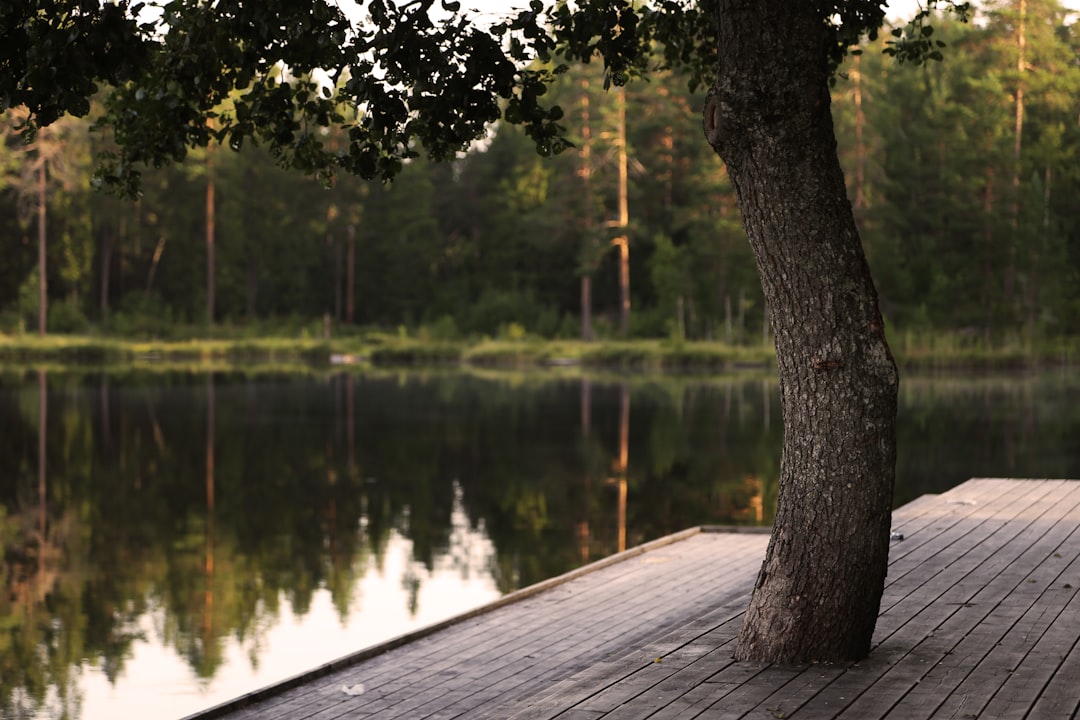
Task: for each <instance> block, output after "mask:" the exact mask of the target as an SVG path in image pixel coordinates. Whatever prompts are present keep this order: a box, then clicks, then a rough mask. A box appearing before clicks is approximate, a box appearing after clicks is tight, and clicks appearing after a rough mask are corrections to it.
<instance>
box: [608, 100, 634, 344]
mask: <svg viewBox="0 0 1080 720" xmlns="http://www.w3.org/2000/svg"><path fill="white" fill-rule="evenodd" d="M618 108H619V118H618V123H619V128H618V133H619V135H618V140H617V142H618V143H619V217H618V218H617V219H616V220H615V227H618V228H622V231H623V234H622V235H620V236H619V237H617V238H615V239H614V240H612V241H611V243H612V244H613V245H614V246H615V247H617V248H618V249H619V333H620V334H621V335H622V336H623V337H624V338H625V337H629V335H630V236H629V235H627V234H626V233H627V228H628V226H629V225H630V208H629V198H628V194H629V187H628V185H629V182H628V181H629V178H628V175H629V173H628V172H627V153H626V89H625V88H623V89H621V90H619V94H618Z"/></svg>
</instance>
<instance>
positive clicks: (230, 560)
mask: <svg viewBox="0 0 1080 720" xmlns="http://www.w3.org/2000/svg"><path fill="white" fill-rule="evenodd" d="M1078 400H1080V377H1073V376H1069V375H1063V374H1060V373H1057V374H1053V375H1041V376H1022V377H1004V378H1002V377H997V378H982V379H977V380H969V379H958V378H944V379H941V378H939V379H910V378H907V379H905V381H904V384H903V387H902V396H901V412H900V423H899V443H900V459H899V463H898V488H897V496H896V502H897V504H902V503H904V502H907V501H908V500H911V499H912V498H914V497H917V496H918V495H921V494H923V493H927V492H940V491H943V490H946V489H948V488H949V487H952V486H954V485H956V484H958V483H960V482H962V481H963V480H965V479H967V478H968V477H973V476H1014V477H1077V476H1080V444H1077V443H1076V438H1077V437H1078V431H1080V403H1078V402H1077V401H1078ZM0 428H2V433H0V543H2V545H3V551H4V555H3V564H2V566H0V568H2V570H3V584H4V592H3V593H2V594H0V718H3V720H14V719H15V718H20V719H21V718H34V719H39V718H84V719H85V720H99V719H100V720H104V719H109V720H127V719H135V718H139V719H141V718H144V717H147V711H148V710H149V709H151V708H153V710H154V712H153V715H154V716H155V717H163V718H170V717H172V718H179V717H182V716H184V715H187V714H189V713H192V712H195V711H197V710H200V709H203V708H206V707H209V706H211V705H214V704H217V703H219V702H222V701H225V700H228V699H230V698H232V697H234V696H236V695H239V694H242V693H244V692H247V691H249V690H252V689H254V688H257V687H260V686H263V685H266V684H268V683H271V682H274V681H276V680H279V679H281V678H284V677H288V676H290V675H294V674H296V673H298V672H301V671H303V670H305V669H309V668H311V667H313V666H315V665H317V664H320V663H323V662H326V661H328V660H331V659H333V658H336V657H339V656H341V655H343V654H346V653H349V652H352V651H355V650H357V649H359V648H361V647H364V646H366V645H370V644H373V643H377V642H379V641H381V640H385V639H387V638H390V637H393V636H396V635H399V634H401V633H403V632H408V631H409V630H411V629H414V628H416V627H419V626H422V625H426V624H430V623H432V622H435V621H437V620H439V619H442V618H444V617H447V616H450V615H454V614H456V613H458V612H461V611H462V610H465V609H467V608H471V607H475V606H477V605H479V604H482V603H484V602H487V601H490V600H493V599H495V598H497V597H499V596H500V595H501V594H504V593H507V592H510V591H512V590H515V589H517V588H520V587H523V586H525V585H529V584H531V583H535V582H538V581H540V580H543V579H545V578H548V577H552V576H554V575H557V574H560V573H563V572H566V571H568V570H571V569H573V568H575V567H578V566H580V565H582V564H583V563H586V562H589V561H591V560H596V559H599V558H601V557H604V556H606V555H609V554H611V553H613V552H617V551H618V550H619V549H620V548H624V547H628V546H633V545H636V544H639V543H641V542H644V541H647V540H650V539H652V538H656V537H659V536H662V535H665V534H667V533H670V532H674V531H677V530H680V529H683V528H685V527H688V526H691V525H696V524H702V523H747V524H768V523H769V522H770V521H771V516H772V512H773V506H774V503H775V496H776V476H777V471H778V466H779V451H780V442H781V427H780V410H779V400H778V397H777V390H776V385H775V383H774V382H773V381H772V380H769V379H766V378H762V377H754V376H739V377H735V378H731V379H727V380H710V381H695V380H678V381H676V380H670V379H667V380H664V379H659V378H653V379H650V378H641V377H635V378H627V379H625V380H621V379H618V378H616V379H614V380H611V379H607V380H601V379H593V380H585V379H580V378H575V379H554V378H547V379H543V378H540V379H535V378H529V379H521V378H520V377H517V376H515V377H514V378H509V377H498V376H496V377H495V378H484V377H479V376H474V375H466V374H333V375H323V376H318V375H305V376H287V375H241V374H216V375H213V376H208V375H194V374H181V373H175V374H170V373H160V372H155V373H150V372H144V373H139V372H129V373H107V374H85V373H83V374H74V373H60V372H50V373H48V374H47V375H46V374H44V373H38V372H25V373H11V372H9V373H6V374H4V373H0Z"/></svg>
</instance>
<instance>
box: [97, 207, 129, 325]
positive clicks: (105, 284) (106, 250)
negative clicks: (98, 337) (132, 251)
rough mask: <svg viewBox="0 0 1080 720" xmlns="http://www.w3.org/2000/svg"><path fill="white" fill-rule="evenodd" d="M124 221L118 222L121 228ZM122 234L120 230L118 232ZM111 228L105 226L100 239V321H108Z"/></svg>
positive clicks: (111, 244) (111, 245) (111, 248)
mask: <svg viewBox="0 0 1080 720" xmlns="http://www.w3.org/2000/svg"><path fill="white" fill-rule="evenodd" d="M123 225H124V221H123V220H121V221H120V227H121V228H123ZM120 232H122V230H121V231H120ZM112 250H113V228H112V226H111V225H110V226H106V228H105V229H104V230H103V232H102V237H101V298H100V300H101V302H100V306H101V319H102V320H103V321H104V320H108V319H109V272H110V270H111V269H112Z"/></svg>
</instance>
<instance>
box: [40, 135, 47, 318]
mask: <svg viewBox="0 0 1080 720" xmlns="http://www.w3.org/2000/svg"><path fill="white" fill-rule="evenodd" d="M39 152H40V151H39ZM39 162H40V163H41V166H40V167H39V168H38V207H37V211H38V335H44V334H45V330H46V327H45V326H46V318H48V317H49V293H48V288H49V274H48V272H47V271H46V267H45V255H46V252H45V237H46V232H45V214H46V205H45V203H46V200H47V199H48V193H47V192H46V186H47V172H46V169H45V158H43V157H42V158H40V159H39Z"/></svg>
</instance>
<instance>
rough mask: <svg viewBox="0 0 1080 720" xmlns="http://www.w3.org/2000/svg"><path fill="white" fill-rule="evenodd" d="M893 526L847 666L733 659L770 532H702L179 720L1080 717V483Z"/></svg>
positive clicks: (968, 504) (1011, 488)
mask: <svg viewBox="0 0 1080 720" xmlns="http://www.w3.org/2000/svg"><path fill="white" fill-rule="evenodd" d="M893 527H894V529H895V530H896V531H898V532H902V533H903V534H904V536H905V540H903V541H902V542H896V543H894V544H893V546H892V552H891V555H890V565H889V575H888V578H887V581H886V588H885V593H884V596H883V599H882V606H881V615H880V618H879V622H878V626H877V630H876V632H875V639H874V646H875V647H874V651H873V652H872V653H871V655H870V657H869V658H867V659H866V660H864V661H863V662H860V663H856V664H854V665H850V666H844V665H819V664H811V665H807V666H798V667H780V666H767V665H756V664H749V663H736V662H734V660H733V659H732V657H731V650H732V646H733V641H734V638H735V636H736V634H737V633H738V628H739V625H740V623H741V621H742V612H743V609H744V608H745V605H746V602H747V600H748V596H749V592H750V590H751V588H752V586H753V581H754V578H755V576H756V572H757V568H758V566H759V564H760V561H761V557H762V556H763V553H764V549H765V544H766V542H767V536H765V535H753V534H735V533H732V534H714V533H702V534H697V535H692V536H690V535H688V536H687V537H685V538H683V539H680V540H678V541H677V542H673V543H670V544H667V545H663V546H657V547H653V548H652V549H649V550H648V551H647V552H643V553H639V554H636V555H634V556H633V557H627V558H624V559H621V560H620V561H619V562H610V563H608V564H607V566H606V567H603V568H599V569H595V570H594V571H592V572H585V573H580V574H578V575H577V576H575V577H574V578H573V579H572V580H570V581H568V582H566V583H564V584H560V585H556V586H554V587H550V588H547V589H544V590H543V591H542V592H537V593H535V594H531V595H529V596H527V597H522V598H521V599H515V601H514V602H512V603H509V604H506V605H503V606H502V607H498V608H495V609H492V610H490V611H488V612H484V613H481V614H477V615H475V616H474V617H469V618H467V619H464V620H462V621H461V622H457V623H454V624H449V625H448V626H447V627H443V628H440V629H439V630H438V632H436V633H434V634H431V635H427V636H425V637H418V638H415V639H412V640H411V641H410V642H407V643H404V644H401V645H400V646H399V647H392V648H389V649H386V651H385V652H378V653H376V652H374V651H373V652H372V653H370V654H371V657H357V658H355V660H354V661H349V662H343V663H341V664H340V667H334V668H329V669H324V670H323V671H321V672H320V673H319V674H318V675H317V676H312V677H310V678H306V679H304V680H303V681H300V680H297V681H295V682H292V683H290V685H291V686H290V687H283V688H280V689H278V690H276V691H272V692H271V691H267V692H264V693H262V695H261V696H259V697H253V698H248V699H247V700H246V701H245V702H241V703H237V704H235V705H234V706H225V707H221V708H217V709H211V710H210V711H208V712H206V713H203V714H200V715H196V716H192V719H193V720H194V719H195V718H199V720H209V719H210V718H218V717H222V718H230V719H231V720H254V718H259V720H283V719H284V718H288V719H289V720H294V719H306V720H345V719H346V718H348V719H354V718H355V719H360V718H379V720H451V719H456V718H468V719H469V720H507V718H516V719H518V720H556V719H557V720H600V719H603V720H645V719H646V718H648V719H649V720H675V719H679V720H684V719H685V720H688V719H690V718H708V719H709V720H716V719H722V718H732V719H735V718H765V719H766V720H767V719H768V718H779V717H784V718H812V719H814V720H816V719H817V718H885V717H888V718H895V719H896V720H900V719H903V720H912V719H919V718H928V719H929V718H964V717H986V718H1011V717H1016V718H1043V717H1047V718H1051V717H1052V718H1059V717H1060V718H1073V719H1074V720H1075V718H1077V717H1078V716H1080V642H1078V633H1077V628H1078V627H1080V482H1076V481H1060V480H1048V481H1034V480H1032V481H1017V480H995V479H980V480H972V481H969V482H967V483H964V484H963V485H961V486H959V487H957V488H954V489H953V490H950V491H949V492H947V493H943V494H942V495H936V496H924V497H921V498H919V499H917V500H915V501H913V502H912V503H909V504H908V505H905V506H904V507H903V508H900V509H898V510H897V511H896V512H895V513H894V517H893ZM359 683H362V684H363V685H364V687H365V692H364V693H363V694H361V695H347V694H345V693H344V692H342V686H350V687H351V686H353V685H356V684H359Z"/></svg>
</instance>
